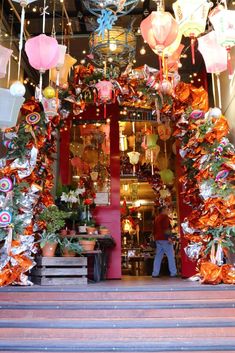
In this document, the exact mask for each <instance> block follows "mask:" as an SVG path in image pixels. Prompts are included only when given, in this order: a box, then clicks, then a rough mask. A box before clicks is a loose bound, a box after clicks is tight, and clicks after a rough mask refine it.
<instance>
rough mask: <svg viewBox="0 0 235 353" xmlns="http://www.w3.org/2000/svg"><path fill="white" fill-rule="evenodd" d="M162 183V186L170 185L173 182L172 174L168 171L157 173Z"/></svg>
mask: <svg viewBox="0 0 235 353" xmlns="http://www.w3.org/2000/svg"><path fill="white" fill-rule="evenodd" d="M159 174H160V176H161V179H162V182H163V183H164V184H167V185H170V184H173V182H174V173H173V172H172V170H170V169H163V170H161V171H160V172H159Z"/></svg>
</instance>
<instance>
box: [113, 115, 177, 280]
mask: <svg viewBox="0 0 235 353" xmlns="http://www.w3.org/2000/svg"><path fill="white" fill-rule="evenodd" d="M160 125H161V127H162V128H164V124H158V123H157V122H156V121H154V122H153V121H151V122H148V121H128V122H127V121H126V122H123V121H122V122H119V142H120V161H121V175H120V181H121V182H120V196H121V197H120V200H121V205H120V207H121V245H122V275H123V276H133V277H137V276H151V275H152V270H153V261H154V256H155V251H156V249H155V248H154V247H153V244H154V242H153V239H154V219H155V216H156V215H157V214H158V210H159V207H161V206H163V205H164V206H167V208H168V212H169V218H170V223H171V226H172V229H173V232H174V234H175V236H176V237H175V241H174V249H175V257H176V263H177V271H178V273H180V242H179V229H178V215H177V196H176V195H177V193H176V187H175V179H174V171H175V153H174V152H175V141H174V138H173V137H171V127H170V124H167V125H166V127H167V129H168V135H169V136H163V135H160V129H159V126H160ZM160 136H161V137H160ZM160 274H161V275H162V276H167V275H169V272H168V263H167V258H166V257H165V256H164V258H163V261H162V266H161V273H160Z"/></svg>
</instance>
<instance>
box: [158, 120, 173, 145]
mask: <svg viewBox="0 0 235 353" xmlns="http://www.w3.org/2000/svg"><path fill="white" fill-rule="evenodd" d="M157 131H158V135H159V137H160V139H161V140H162V141H167V140H169V138H170V137H171V127H170V126H169V125H164V124H160V125H159V126H158V128H157Z"/></svg>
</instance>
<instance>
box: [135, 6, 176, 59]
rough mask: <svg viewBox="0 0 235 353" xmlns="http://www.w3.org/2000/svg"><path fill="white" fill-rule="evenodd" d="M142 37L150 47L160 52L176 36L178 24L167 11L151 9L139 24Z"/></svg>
mask: <svg viewBox="0 0 235 353" xmlns="http://www.w3.org/2000/svg"><path fill="white" fill-rule="evenodd" d="M140 30H141V34H142V37H143V38H144V40H145V41H146V42H147V43H148V45H149V46H150V48H151V49H152V50H153V51H154V52H156V53H157V54H161V53H162V51H163V50H164V48H166V47H168V46H169V45H171V44H172V43H173V42H174V41H175V40H176V38H177V35H178V30H179V26H178V23H177V22H176V20H175V19H174V17H173V16H172V15H171V14H170V13H169V12H164V11H153V12H152V13H151V14H150V15H149V16H148V17H147V18H145V19H144V20H143V21H142V22H141V24H140Z"/></svg>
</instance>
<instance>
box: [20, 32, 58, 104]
mask: <svg viewBox="0 0 235 353" xmlns="http://www.w3.org/2000/svg"><path fill="white" fill-rule="evenodd" d="M25 51H26V54H27V56H28V59H29V63H30V65H31V66H32V67H33V68H34V69H36V70H39V72H40V81H39V100H40V101H41V100H42V74H43V73H44V72H45V71H46V70H49V69H51V68H52V67H54V66H56V63H57V62H58V58H59V45H58V42H57V40H56V39H55V38H53V37H49V36H46V35H45V34H40V35H39V36H36V37H33V38H30V39H28V40H27V42H26V43H25Z"/></svg>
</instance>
